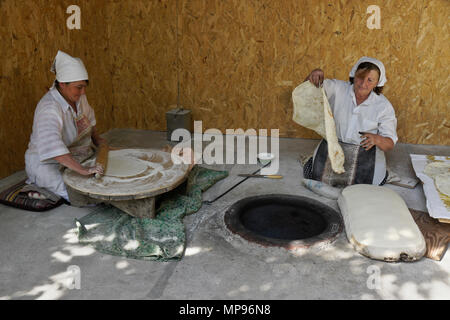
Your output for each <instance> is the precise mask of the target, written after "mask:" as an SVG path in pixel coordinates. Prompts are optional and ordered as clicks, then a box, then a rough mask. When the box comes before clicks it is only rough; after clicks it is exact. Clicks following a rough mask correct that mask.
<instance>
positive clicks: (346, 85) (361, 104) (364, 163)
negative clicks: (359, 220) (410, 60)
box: [304, 57, 398, 185]
mask: <svg viewBox="0 0 450 320" xmlns="http://www.w3.org/2000/svg"><path fill="white" fill-rule="evenodd" d="M306 80H309V81H310V82H312V83H313V84H314V85H315V86H316V87H319V86H320V85H323V88H324V90H325V93H326V96H327V98H328V102H329V104H330V107H331V110H332V112H333V116H334V120H335V124H336V134H337V138H338V140H339V142H340V144H341V146H342V147H343V150H344V154H345V163H346V171H347V172H346V173H345V174H342V175H343V176H342V177H341V178H339V177H338V176H339V175H337V174H335V177H334V178H333V179H331V180H332V181H333V182H334V183H332V184H334V185H338V184H356V183H366V184H375V185H382V184H384V183H385V182H386V179H387V170H386V159H385V155H384V153H385V152H386V151H389V150H392V149H393V148H394V145H395V144H396V142H397V140H398V138H397V133H396V128H397V119H396V117H395V111H394V108H393V107H392V105H391V103H390V102H389V100H388V99H387V98H386V97H385V96H384V95H383V94H381V92H382V90H383V87H384V85H385V83H386V72H385V68H384V65H383V63H382V62H381V61H379V60H377V59H374V58H370V57H362V58H361V59H359V60H358V62H357V63H356V64H355V65H354V66H353V68H352V69H351V71H350V74H349V81H348V82H347V81H341V80H336V79H324V72H323V71H322V70H321V69H315V70H313V71H312V72H311V73H310V74H309V75H308V77H307V78H306V79H305V81H306ZM324 146H326V141H325V140H323V141H322V142H321V144H320V145H319V146H318V147H317V148H316V150H315V153H314V157H313V158H311V159H310V160H309V161H308V162H307V163H306V164H305V167H304V176H305V178H310V179H314V180H322V181H323V177H324V174H325V175H326V174H329V175H331V171H330V170H327V165H326V158H327V155H328V154H327V151H326V150H327V148H326V147H324ZM349 162H350V163H349ZM327 171H330V172H327ZM351 177H353V178H351Z"/></svg>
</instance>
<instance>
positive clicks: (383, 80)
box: [349, 57, 387, 87]
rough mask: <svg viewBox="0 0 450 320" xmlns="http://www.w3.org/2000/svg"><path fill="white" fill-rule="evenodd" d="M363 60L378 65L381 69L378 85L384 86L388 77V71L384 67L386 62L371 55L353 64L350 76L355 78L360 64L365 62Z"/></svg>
mask: <svg viewBox="0 0 450 320" xmlns="http://www.w3.org/2000/svg"><path fill="white" fill-rule="evenodd" d="M363 62H370V63H373V64H374V65H376V66H377V67H378V69H380V73H381V74H380V79H378V84H377V87H382V86H384V84H385V83H386V81H387V79H386V71H385V69H384V64H383V62H381V61H380V60H377V59H375V58H370V57H362V58H361V59H359V60H358V62H357V63H356V64H355V65H354V66H353V68H352V70H351V71H350V74H349V76H350V77H352V78H354V77H355V73H356V70H357V69H358V66H359V65H360V64H361V63H363Z"/></svg>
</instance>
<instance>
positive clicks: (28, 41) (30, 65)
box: [0, 0, 177, 178]
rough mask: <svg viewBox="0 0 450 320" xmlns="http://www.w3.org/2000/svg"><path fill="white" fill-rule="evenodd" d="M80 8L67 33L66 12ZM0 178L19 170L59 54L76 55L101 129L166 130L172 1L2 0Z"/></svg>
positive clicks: (172, 59)
mask: <svg viewBox="0 0 450 320" xmlns="http://www.w3.org/2000/svg"><path fill="white" fill-rule="evenodd" d="M72 4H76V5H78V6H79V7H80V9H81V29H80V30H69V29H68V28H67V26H66V20H67V18H68V17H69V16H70V14H68V13H66V10H67V8H68V7H69V6H70V5H72ZM0 38H1V39H2V41H1V42H0V56H1V57H2V62H1V64H0V68H1V69H0V141H1V143H2V147H3V148H2V150H3V152H2V153H1V155H0V178H2V177H5V176H7V175H9V174H11V173H14V172H15V171H18V170H22V169H24V166H25V165H24V153H25V151H26V149H27V145H28V141H29V137H30V134H31V129H32V124H33V114H34V109H35V107H36V104H37V103H38V102H39V100H40V99H41V98H42V96H43V95H44V94H45V93H46V92H47V90H48V88H49V87H50V86H51V84H52V82H53V80H54V74H53V73H51V72H50V71H49V70H50V66H51V64H52V62H53V58H54V56H55V55H56V53H57V51H58V50H62V51H65V52H67V53H69V54H71V55H73V56H75V57H80V58H81V59H82V60H83V62H84V64H85V65H86V68H87V69H88V73H89V87H88V89H87V96H88V100H89V103H90V104H91V106H93V107H94V109H95V112H96V117H97V127H98V130H99V131H100V132H105V131H107V130H110V129H113V128H118V127H130V128H140V129H153V130H165V122H164V121H161V119H162V118H163V117H164V112H165V111H166V110H168V105H169V104H173V103H176V101H177V70H176V65H177V59H176V52H177V51H176V41H175V38H176V2H175V1H168V0H166V1H133V0H129V1H126V0H121V1H107V0H96V1H87V0H84V1H76V3H75V2H74V1H61V0H51V1H49V0H34V1H28V0H22V1H15V0H3V1H1V0H0Z"/></svg>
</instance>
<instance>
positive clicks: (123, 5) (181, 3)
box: [0, 0, 450, 178]
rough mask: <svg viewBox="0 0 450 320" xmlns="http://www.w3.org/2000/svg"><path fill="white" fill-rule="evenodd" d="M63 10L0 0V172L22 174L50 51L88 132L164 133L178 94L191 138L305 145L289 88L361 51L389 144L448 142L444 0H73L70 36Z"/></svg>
mask: <svg viewBox="0 0 450 320" xmlns="http://www.w3.org/2000/svg"><path fill="white" fill-rule="evenodd" d="M71 4H74V3H73V1H60V0H51V1H48V0H35V1H27V0H21V1H14V0H3V1H1V0H0V36H1V39H2V41H1V43H0V54H1V57H2V63H1V64H0V68H1V69H0V141H1V142H2V144H3V146H4V148H3V150H4V152H2V155H1V156H0V178H1V177H4V176H6V175H8V174H11V173H13V172H14V171H17V170H21V169H23V167H24V160H23V154H24V152H25V150H26V147H27V143H28V139H29V135H30V133H31V126H32V121H33V112H34V108H35V106H36V104H37V102H38V101H39V99H40V98H41V97H42V95H43V94H44V93H45V92H46V90H47V88H48V87H49V86H50V85H51V82H52V80H53V79H54V77H53V74H52V73H50V71H49V68H50V65H51V62H52V60H53V57H54V56H55V54H56V52H57V50H58V49H60V50H63V51H66V52H68V53H70V54H72V55H73V56H77V57H80V58H81V59H83V61H84V63H85V65H86V66H87V68H88V71H89V76H90V85H89V88H88V99H89V102H90V104H91V105H92V106H93V107H94V108H95V111H96V115H97V123H98V125H97V126H98V129H99V131H100V132H104V131H106V130H109V129H112V128H120V127H131V128H137V129H151V130H165V129H166V124H165V116H164V114H165V112H166V111H167V110H168V109H169V106H171V105H173V104H175V103H177V100H179V102H180V103H181V104H182V105H183V106H184V107H185V108H189V109H191V110H192V112H193V116H194V119H195V120H202V121H203V129H204V130H205V129H207V128H218V129H220V130H222V131H223V132H224V131H225V129H227V128H230V129H237V128H242V129H249V128H254V129H258V128H265V129H274V128H278V129H280V135H281V136H285V137H304V138H317V137H318V136H317V135H315V134H314V133H313V132H311V131H310V130H307V129H304V128H302V127H300V126H299V125H297V124H295V123H294V122H293V121H292V102H291V93H292V90H293V89H294V88H295V86H297V85H298V84H299V83H301V82H302V81H303V79H304V78H305V77H306V75H307V74H308V73H309V72H310V71H311V70H312V69H314V68H316V67H320V68H322V69H323V70H324V71H325V75H326V77H329V78H338V79H343V80H346V79H347V78H348V72H349V71H350V69H351V67H352V65H353V64H354V63H355V62H356V61H357V60H358V58H359V57H361V56H363V55H368V56H374V57H377V58H379V59H380V60H382V61H383V62H384V63H385V66H386V69H387V77H388V82H387V84H386V87H385V91H384V94H385V95H386V96H387V97H388V99H389V100H390V101H391V102H392V104H393V105H394V108H395V110H396V114H397V118H398V135H399V139H400V142H406V143H419V144H422V143H423V144H441V145H448V144H449V142H450V141H449V140H450V139H449V132H448V127H449V126H450V120H449V119H448V114H449V97H448V92H450V91H449V75H448V64H449V52H450V50H449V49H450V48H449V43H450V41H449V30H448V29H449V28H448V16H449V13H450V2H449V1H447V0H431V1H430V0H416V1H398V0H391V1H380V0H379V1H373V0H370V1H369V0H364V1H352V0H341V1H336V0H333V1H331V0H329V1H325V0H317V1H307V0H283V1H269V0H160V1H156V0H151V1H150V0H139V1H138V0H121V1H113V0H96V1H90V2H89V1H87V0H83V1H77V3H76V4H77V5H78V6H79V7H80V8H81V30H69V29H68V28H67V27H66V19H67V18H68V16H69V14H67V13H66V9H67V7H68V6H69V5H71ZM370 5H378V6H379V7H380V9H381V29H379V30H376V29H375V30H369V29H368V28H367V26H366V24H367V19H368V18H369V16H370V14H369V13H366V10H367V8H368V7H369V6H370ZM178 92H179V95H178Z"/></svg>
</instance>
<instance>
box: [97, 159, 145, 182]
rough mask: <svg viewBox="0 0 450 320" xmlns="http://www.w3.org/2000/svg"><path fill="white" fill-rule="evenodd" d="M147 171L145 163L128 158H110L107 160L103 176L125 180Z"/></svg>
mask: <svg viewBox="0 0 450 320" xmlns="http://www.w3.org/2000/svg"><path fill="white" fill-rule="evenodd" d="M146 169H147V165H145V163H143V162H141V161H138V160H135V159H133V158H129V157H123V156H122V157H121V156H112V157H109V158H108V164H107V166H106V172H105V176H110V177H117V178H126V177H134V176H137V175H138V174H141V173H143V172H144V171H145V170H146Z"/></svg>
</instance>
